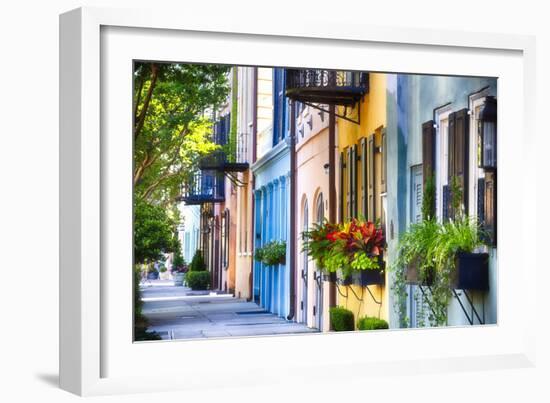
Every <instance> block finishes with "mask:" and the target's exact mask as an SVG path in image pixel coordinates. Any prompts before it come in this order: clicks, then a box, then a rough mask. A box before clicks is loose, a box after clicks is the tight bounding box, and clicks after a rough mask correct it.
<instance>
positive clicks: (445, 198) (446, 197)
mask: <svg viewBox="0 0 550 403" xmlns="http://www.w3.org/2000/svg"><path fill="white" fill-rule="evenodd" d="M442 193H443V194H442V195H441V196H442V204H443V211H442V212H441V215H442V217H443V222H445V221H447V220H448V219H449V218H450V217H451V197H450V196H451V192H450V188H449V185H444V186H443V192H442Z"/></svg>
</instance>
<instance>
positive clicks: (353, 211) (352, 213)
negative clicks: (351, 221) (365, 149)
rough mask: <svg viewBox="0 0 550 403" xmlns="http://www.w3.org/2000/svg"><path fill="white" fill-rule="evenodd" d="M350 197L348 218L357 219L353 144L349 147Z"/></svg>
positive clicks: (355, 167)
mask: <svg viewBox="0 0 550 403" xmlns="http://www.w3.org/2000/svg"><path fill="white" fill-rule="evenodd" d="M350 162H351V163H350V167H349V170H350V182H351V183H350V188H351V189H350V195H351V201H350V204H351V208H350V210H351V211H350V218H351V217H354V218H356V217H357V144H354V145H353V146H352V147H351V156H350Z"/></svg>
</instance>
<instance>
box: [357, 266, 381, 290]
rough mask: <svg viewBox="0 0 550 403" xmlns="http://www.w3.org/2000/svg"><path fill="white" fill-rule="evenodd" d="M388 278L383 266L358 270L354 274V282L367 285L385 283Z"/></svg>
mask: <svg viewBox="0 0 550 403" xmlns="http://www.w3.org/2000/svg"><path fill="white" fill-rule="evenodd" d="M385 280H386V276H385V271H384V269H383V268H380V269H374V270H357V271H354V272H353V274H352V281H353V284H357V285H360V286H361V287H366V286H368V285H384V284H385Z"/></svg>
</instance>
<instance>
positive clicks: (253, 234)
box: [248, 67, 258, 301]
mask: <svg viewBox="0 0 550 403" xmlns="http://www.w3.org/2000/svg"><path fill="white" fill-rule="evenodd" d="M257 135H258V68H257V67H254V68H253V73H252V158H251V161H250V165H252V164H253V163H255V162H256V141H257V140H256V138H257ZM248 155H250V153H248ZM248 174H249V175H248V177H249V189H250V195H251V196H252V197H251V203H250V204H251V205H250V211H251V213H250V214H251V215H250V217H251V220H250V225H251V228H249V230H250V232H249V233H250V245H249V248H250V251H251V252H252V249H253V247H254V245H255V244H256V223H255V214H256V211H255V207H256V200H255V197H254V188H255V186H256V184H255V182H256V181H255V177H254V174H253V173H252V170H251V169H250V168H249V169H248ZM248 290H249V294H248V295H250V301H253V300H254V257H252V258H251V259H250V276H249V280H248Z"/></svg>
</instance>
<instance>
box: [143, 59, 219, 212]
mask: <svg viewBox="0 0 550 403" xmlns="http://www.w3.org/2000/svg"><path fill="white" fill-rule="evenodd" d="M228 70H229V68H228V67H225V66H219V65H194V64H177V63H170V64H164V63H145V62H137V63H136V64H135V69H134V109H133V110H134V127H133V137H134V174H133V181H134V193H135V197H136V198H137V199H142V200H146V201H149V202H154V203H157V204H163V205H169V204H172V203H174V201H175V199H176V197H177V196H179V192H180V187H181V184H182V183H183V182H185V181H186V180H187V179H188V178H189V175H191V174H192V173H193V172H194V171H196V165H197V161H198V158H200V157H201V156H202V155H205V154H207V153H210V152H212V151H214V150H215V149H216V146H215V145H214V144H213V143H212V142H211V141H210V133H211V124H212V123H211V121H210V120H209V119H208V118H207V117H206V116H205V115H206V112H207V111H210V110H215V109H216V108H217V107H218V106H219V105H220V104H221V103H222V102H224V101H226V100H227V96H228V94H229V85H228V79H227V72H228Z"/></svg>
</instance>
